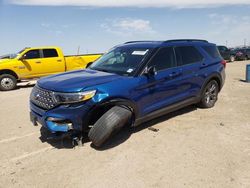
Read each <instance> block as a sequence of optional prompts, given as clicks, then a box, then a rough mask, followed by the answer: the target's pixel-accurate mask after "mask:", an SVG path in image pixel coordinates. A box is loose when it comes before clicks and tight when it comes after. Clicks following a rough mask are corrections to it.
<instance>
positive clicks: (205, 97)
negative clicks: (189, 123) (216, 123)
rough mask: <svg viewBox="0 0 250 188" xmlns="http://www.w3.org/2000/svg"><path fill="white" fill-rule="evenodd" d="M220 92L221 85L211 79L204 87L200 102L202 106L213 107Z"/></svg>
mask: <svg viewBox="0 0 250 188" xmlns="http://www.w3.org/2000/svg"><path fill="white" fill-rule="evenodd" d="M218 93H219V85H218V82H217V81H215V80H211V81H210V82H209V83H208V84H207V85H206V86H205V88H204V89H203V92H202V95H201V101H200V103H199V104H198V105H199V107H201V108H212V107H213V106H214V105H215V103H216V101H217V99H218Z"/></svg>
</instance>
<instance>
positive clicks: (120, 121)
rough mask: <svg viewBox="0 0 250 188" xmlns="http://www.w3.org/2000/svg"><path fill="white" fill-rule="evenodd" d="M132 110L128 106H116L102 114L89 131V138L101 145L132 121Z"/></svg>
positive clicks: (96, 144)
mask: <svg viewBox="0 0 250 188" xmlns="http://www.w3.org/2000/svg"><path fill="white" fill-rule="evenodd" d="M131 116H132V112H131V111H130V110H128V109H126V108H123V107H120V106H115V107H113V108H111V109H110V110H108V111H107V112H106V113H105V114H104V115H102V116H101V117H100V118H99V119H98V120H97V122H96V123H95V124H94V126H93V127H92V128H91V129H90V131H89V134H88V136H89V139H90V140H91V141H92V143H93V144H94V145H95V146H97V147H100V146H101V145H103V144H104V143H105V142H106V141H107V140H108V139H109V138H110V137H111V136H112V135H113V134H114V133H115V132H117V131H118V130H120V129H121V128H122V127H123V126H124V125H126V124H127V123H129V122H130V119H131Z"/></svg>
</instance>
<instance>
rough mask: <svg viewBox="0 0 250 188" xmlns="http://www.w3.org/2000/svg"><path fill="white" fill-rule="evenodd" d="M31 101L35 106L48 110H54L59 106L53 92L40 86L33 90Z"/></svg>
mask: <svg viewBox="0 0 250 188" xmlns="http://www.w3.org/2000/svg"><path fill="white" fill-rule="evenodd" d="M30 100H31V102H32V103H34V104H35V105H37V106H39V107H41V108H43V109H46V110H49V109H52V108H54V107H55V106H57V105H58V102H57V100H56V98H55V96H54V92H53V91H48V90H45V89H42V88H40V87H38V86H35V87H34V88H33V90H32V92H31V95H30Z"/></svg>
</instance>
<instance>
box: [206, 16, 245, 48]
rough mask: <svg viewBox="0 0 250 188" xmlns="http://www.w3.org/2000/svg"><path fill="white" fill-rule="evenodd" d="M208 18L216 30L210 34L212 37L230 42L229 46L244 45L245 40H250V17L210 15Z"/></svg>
mask: <svg viewBox="0 0 250 188" xmlns="http://www.w3.org/2000/svg"><path fill="white" fill-rule="evenodd" d="M208 17H209V18H210V21H211V23H212V25H213V27H214V28H215V29H214V30H213V31H210V32H209V35H210V37H213V38H218V39H220V42H221V43H222V42H223V41H229V46H236V45H243V43H244V39H247V41H249V40H250V38H249V33H250V16H238V15H232V14H216V13H214V14H209V15H208Z"/></svg>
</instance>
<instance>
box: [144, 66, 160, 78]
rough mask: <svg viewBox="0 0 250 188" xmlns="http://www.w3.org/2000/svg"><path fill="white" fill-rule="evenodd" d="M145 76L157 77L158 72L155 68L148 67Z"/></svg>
mask: <svg viewBox="0 0 250 188" xmlns="http://www.w3.org/2000/svg"><path fill="white" fill-rule="evenodd" d="M143 74H144V75H146V76H155V75H156V74H157V71H156V68H155V67H154V66H151V67H146V69H145V70H144V73H143Z"/></svg>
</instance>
